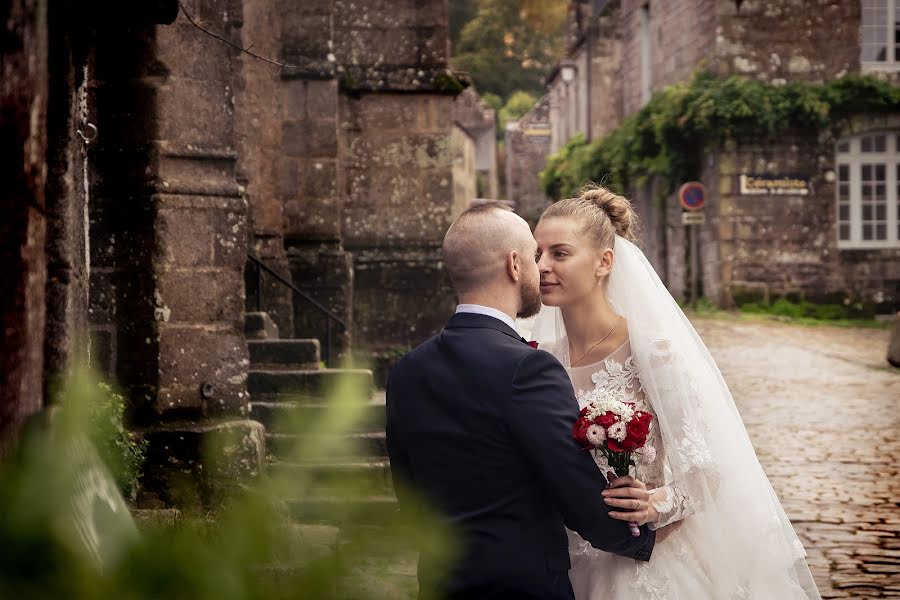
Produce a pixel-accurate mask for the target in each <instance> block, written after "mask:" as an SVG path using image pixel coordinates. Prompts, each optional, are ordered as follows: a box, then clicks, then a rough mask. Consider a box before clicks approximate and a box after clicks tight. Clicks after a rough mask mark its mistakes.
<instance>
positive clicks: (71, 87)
mask: <svg viewBox="0 0 900 600" xmlns="http://www.w3.org/2000/svg"><path fill="white" fill-rule="evenodd" d="M73 4H74V3H73V2H72V1H71V0H59V1H57V2H54V3H53V5H52V6H50V7H49V10H48V15H47V24H48V29H49V58H48V69H49V90H48V106H47V138H48V139H47V146H48V148H47V167H48V179H47V333H46V339H45V341H44V354H45V362H44V387H45V392H46V396H47V400H48V402H52V401H53V398H52V393H53V390H54V388H55V385H54V384H55V383H57V382H58V381H59V380H60V379H61V378H63V377H65V376H66V374H67V373H68V371H69V369H70V367H71V366H72V364H73V362H74V361H76V360H82V361H85V360H87V359H88V347H87V344H88V326H87V315H88V259H87V256H86V253H87V247H88V246H87V241H88V240H87V234H88V231H87V221H86V219H87V213H86V207H87V202H88V190H87V185H86V181H85V167H86V163H87V160H88V158H87V149H88V147H89V143H86V142H85V140H84V139H82V137H80V136H79V134H78V131H82V134H83V135H85V136H86V137H87V140H88V141H90V140H91V136H92V135H93V133H92V131H91V130H90V129H89V128H88V127H87V125H86V122H88V121H89V119H90V116H89V115H88V114H87V106H86V103H85V104H82V103H80V102H79V99H85V98H86V95H85V93H86V88H85V87H83V86H85V85H86V82H85V74H86V71H87V70H88V69H87V65H88V61H89V58H90V55H91V51H90V48H89V41H90V40H89V36H90V34H89V32H88V30H87V28H83V27H79V26H78V25H77V23H79V19H78V17H77V15H78V14H79V13H78V11H77V10H76V7H75V6H74V5H73Z"/></svg>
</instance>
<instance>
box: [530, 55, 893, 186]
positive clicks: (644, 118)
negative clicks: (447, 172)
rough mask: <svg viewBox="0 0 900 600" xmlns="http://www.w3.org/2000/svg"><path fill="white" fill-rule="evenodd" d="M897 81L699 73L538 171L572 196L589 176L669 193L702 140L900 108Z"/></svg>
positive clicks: (694, 170)
mask: <svg viewBox="0 0 900 600" xmlns="http://www.w3.org/2000/svg"><path fill="white" fill-rule="evenodd" d="M898 109H900V87H897V86H894V85H891V84H890V83H887V82H885V81H882V80H880V79H877V78H875V77H872V76H863V75H847V76H845V77H842V78H840V79H836V80H833V81H829V82H828V83H824V84H814V83H804V82H796V83H788V84H784V85H774V84H771V83H765V82H761V81H757V80H754V79H746V78H743V77H737V76H729V77H718V76H715V75H713V74H710V73H706V72H699V73H697V74H695V75H694V77H693V78H692V79H691V80H690V81H688V82H684V83H679V84H675V85H672V86H669V87H666V88H664V89H662V90H661V91H659V92H657V93H656V94H654V96H653V97H652V98H651V100H650V102H648V103H647V105H646V106H644V108H642V109H641V110H640V111H638V112H637V113H635V114H633V115H630V116H629V117H627V118H626V119H625V120H624V121H623V122H622V124H621V125H620V126H619V127H618V128H617V129H615V130H614V131H612V132H611V133H610V134H609V135H607V136H606V137H604V138H602V139H599V140H596V141H594V142H590V143H588V142H587V141H586V140H585V138H584V136H582V135H577V136H575V137H573V138H572V139H571V140H569V143H568V144H566V146H565V147H564V148H563V149H562V150H560V151H559V152H557V153H556V154H554V155H552V156H551V157H550V158H549V159H548V161H547V166H546V167H545V168H544V170H543V171H542V172H541V185H542V186H543V188H544V191H545V192H546V193H547V195H549V196H550V197H551V198H555V199H559V198H563V197H569V196H572V195H573V194H574V193H575V192H576V191H577V190H578V189H579V188H581V187H582V186H583V185H584V184H585V183H586V182H588V181H594V182H603V183H604V184H605V185H606V186H607V187H610V188H612V189H614V190H616V191H618V192H620V193H625V192H626V191H627V190H629V189H630V188H633V187H634V186H636V185H640V184H641V183H643V182H644V181H645V180H646V179H647V178H649V177H656V178H659V180H660V182H661V183H662V188H661V191H662V192H664V193H670V192H672V191H674V189H675V187H676V186H677V185H679V184H680V183H682V182H684V181H688V180H691V179H697V178H699V177H700V172H701V164H700V160H701V156H702V152H701V150H702V149H703V147H704V146H707V147H714V146H715V145H716V144H720V143H722V142H724V141H725V140H729V139H732V140H747V139H753V140H759V139H766V138H771V137H775V136H779V135H783V134H785V133H787V132H789V131H815V132H822V131H826V130H828V129H829V128H835V127H839V126H840V125H841V124H842V123H843V122H845V121H846V120H847V119H848V118H850V117H852V116H853V115H859V114H873V113H879V112H888V111H897V110H898Z"/></svg>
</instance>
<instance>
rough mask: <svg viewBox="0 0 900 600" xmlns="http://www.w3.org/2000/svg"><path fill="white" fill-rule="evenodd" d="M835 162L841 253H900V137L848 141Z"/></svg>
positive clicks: (882, 134) (866, 136)
mask: <svg viewBox="0 0 900 600" xmlns="http://www.w3.org/2000/svg"><path fill="white" fill-rule="evenodd" d="M835 162H836V163H837V236H838V247H840V248H885V247H900V132H895V131H892V132H886V131H882V132H874V133H867V134H864V135H857V136H853V137H849V138H844V139H842V140H841V141H839V142H838V144H837V148H836V160H835Z"/></svg>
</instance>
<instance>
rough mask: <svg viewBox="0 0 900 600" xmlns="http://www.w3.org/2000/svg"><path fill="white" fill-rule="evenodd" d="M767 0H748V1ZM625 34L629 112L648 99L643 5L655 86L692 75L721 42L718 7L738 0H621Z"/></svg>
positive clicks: (624, 83)
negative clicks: (644, 90)
mask: <svg viewBox="0 0 900 600" xmlns="http://www.w3.org/2000/svg"><path fill="white" fill-rule="evenodd" d="M751 3H752V4H768V3H766V2H743V4H744V5H747V4H751ZM620 4H621V8H620V9H619V10H620V16H619V23H620V25H619V26H620V28H621V36H622V40H623V44H624V46H623V49H622V55H623V60H622V71H621V93H622V102H623V107H624V114H625V115H629V114H631V113H633V112H636V111H637V110H639V109H640V108H641V107H642V106H643V105H644V101H643V99H642V93H641V53H642V36H641V31H642V24H641V20H642V17H641V10H642V8H643V7H644V6H648V7H649V16H650V20H649V34H650V35H649V40H648V41H649V44H648V46H649V49H650V91H651V93H652V92H655V91H657V90H659V89H661V88H663V87H665V86H667V85H671V84H673V83H677V82H679V81H684V80H686V79H689V78H690V76H691V73H693V72H694V70H695V69H697V68H698V66H699V65H700V64H701V62H702V61H703V60H704V59H706V58H707V57H709V56H711V55H714V54H715V51H716V50H715V49H716V48H717V37H716V36H717V33H716V32H717V26H718V20H717V19H718V16H717V15H718V12H719V11H720V10H725V9H724V8H722V7H725V5H731V6H732V8H733V7H734V6H735V4H736V3H735V2H734V1H733V0H665V1H653V0H651V1H650V2H649V3H648V2H645V1H644V0H621V3H620Z"/></svg>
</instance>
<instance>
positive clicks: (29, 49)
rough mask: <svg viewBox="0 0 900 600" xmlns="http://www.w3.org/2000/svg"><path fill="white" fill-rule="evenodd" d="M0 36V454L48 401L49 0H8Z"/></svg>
mask: <svg viewBox="0 0 900 600" xmlns="http://www.w3.org/2000/svg"><path fill="white" fill-rule="evenodd" d="M3 13H4V23H3V26H4V29H3V36H2V38H0V74H2V76H0V106H2V110H0V140H2V144H3V146H2V154H3V157H4V158H3V160H2V161H0V175H2V180H3V186H4V192H3V193H2V194H0V213H2V214H3V218H2V219H0V264H3V273H4V276H3V280H4V285H3V286H2V289H0V318H2V332H0V457H2V456H4V455H6V454H7V453H8V452H10V451H11V449H12V448H13V444H14V443H15V440H16V438H17V436H18V434H19V431H20V430H21V428H22V426H23V425H24V423H25V421H26V419H27V418H28V417H29V416H31V415H33V414H34V413H36V412H37V411H39V410H40V409H41V408H42V406H43V390H42V388H43V384H42V375H43V367H44V363H43V358H44V356H43V354H44V352H43V351H44V346H43V343H44V320H45V306H44V294H45V290H44V288H45V282H46V266H45V265H46V257H45V250H44V240H45V235H46V220H45V217H44V213H45V190H44V185H45V183H46V180H47V165H46V162H45V158H46V151H47V128H46V124H45V120H44V117H45V115H46V110H47V91H48V81H47V78H48V68H47V54H48V49H47V38H48V28H47V21H46V15H47V2H46V1H44V0H19V1H16V2H13V3H7V4H6V7H5V10H4V11H3Z"/></svg>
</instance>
